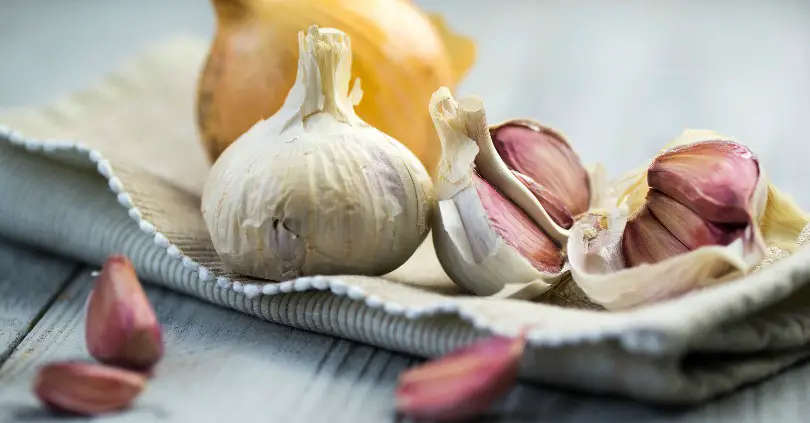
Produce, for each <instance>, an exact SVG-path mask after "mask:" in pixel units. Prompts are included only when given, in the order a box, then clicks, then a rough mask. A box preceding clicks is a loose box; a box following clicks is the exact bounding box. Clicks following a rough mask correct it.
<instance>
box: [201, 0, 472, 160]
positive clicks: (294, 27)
mask: <svg viewBox="0 0 810 423" xmlns="http://www.w3.org/2000/svg"><path fill="white" fill-rule="evenodd" d="M211 3H212V4H213V6H214V9H215V11H216V18H217V19H216V24H217V25H216V35H215V37H214V39H213V42H212V43H211V50H210V53H209V56H208V60H207V62H206V65H205V69H204V70H203V71H202V73H201V75H200V79H199V86H198V93H197V120H198V126H199V129H200V132H201V135H202V140H203V142H204V146H205V148H206V151H207V152H208V156H209V157H210V158H211V160H212V161H214V160H216V159H217V157H219V155H220V154H221V153H222V151H223V150H224V149H225V148H226V147H227V146H228V145H230V144H231V143H232V142H233V141H234V140H236V138H237V137H239V136H240V135H241V134H243V133H244V132H245V131H247V130H248V129H250V127H251V126H252V125H253V124H254V123H256V121H258V120H260V119H265V118H267V117H268V116H271V115H273V114H275V113H276V112H277V111H278V110H279V108H280V107H281V105H282V104H283V103H284V101H285V96H286V94H287V92H288V91H289V90H290V87H292V85H293V82H294V80H295V77H296V66H297V60H298V55H297V53H298V51H297V50H298V39H297V36H296V35H297V33H298V31H299V30H301V29H303V28H306V25H309V24H317V25H319V26H321V27H337V28H340V29H341V30H342V31H344V32H345V33H346V34H347V35H348V36H350V37H351V39H352V46H353V56H354V60H353V61H354V63H355V66H354V69H352V72H353V75H355V76H356V77H359V78H360V80H361V81H363V85H364V88H365V91H366V93H367V95H368V98H366V99H365V100H364V101H363V102H362V104H359V105H357V108H356V111H357V114H358V116H360V118H361V119H363V120H364V121H366V122H368V123H369V124H370V125H371V126H374V127H375V128H378V129H379V130H381V131H382V132H385V133H386V134H388V135H390V136H392V137H394V138H395V139H397V140H399V141H400V142H401V143H403V144H404V145H405V146H406V147H408V149H410V150H411V151H412V152H413V153H414V154H415V155H416V156H417V157H419V159H420V160H422V163H423V164H424V165H425V166H426V167H427V168H428V170H429V171H430V172H432V171H433V169H434V168H435V166H436V162H437V160H438V157H439V142H438V140H436V133H435V131H434V130H433V126H432V123H431V121H430V118H429V117H428V116H427V115H426V113H425V104H427V102H428V101H429V100H430V95H431V94H432V93H433V91H435V90H436V87H439V86H442V85H448V86H456V85H457V84H458V83H459V82H460V81H461V80H462V78H463V77H464V75H465V74H466V73H467V71H468V70H469V68H470V66H471V65H472V64H473V62H474V61H475V56H476V52H475V44H474V43H473V41H472V40H471V39H469V38H468V37H464V36H461V35H459V34H457V33H454V32H453V31H452V30H451V28H449V26H448V25H447V24H446V23H445V20H444V18H443V17H442V16H440V15H437V14H433V13H427V12H426V11H424V10H422V9H421V8H420V7H419V5H417V4H416V2H413V1H411V0H362V1H358V0H285V1H266V0H211ZM392 105H396V112H392V111H391V107H392Z"/></svg>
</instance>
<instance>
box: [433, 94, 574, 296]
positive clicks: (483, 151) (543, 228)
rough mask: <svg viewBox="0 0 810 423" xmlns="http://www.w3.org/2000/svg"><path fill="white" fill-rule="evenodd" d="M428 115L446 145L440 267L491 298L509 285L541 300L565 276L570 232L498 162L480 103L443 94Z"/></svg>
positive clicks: (439, 188)
mask: <svg viewBox="0 0 810 423" xmlns="http://www.w3.org/2000/svg"><path fill="white" fill-rule="evenodd" d="M429 109H430V115H431V116H432V118H433V123H434V126H435V127H436V131H437V133H438V134H439V139H440V140H441V143H442V156H441V158H440V160H439V167H438V169H437V179H436V195H437V198H438V201H439V203H438V209H437V213H436V214H435V218H434V222H433V243H434V246H435V249H436V254H437V257H438V259H439V262H440V263H441V265H442V268H443V269H444V270H445V272H446V273H447V274H448V276H450V278H451V279H452V280H453V281H454V282H455V283H456V284H457V285H459V286H461V287H462V288H464V289H466V290H468V291H470V292H472V293H474V294H476V295H494V294H497V293H498V292H499V291H501V290H502V289H503V288H504V287H505V286H506V284H507V283H509V284H520V285H524V286H523V287H522V288H521V290H523V291H524V292H528V291H531V293H532V294H536V295H539V294H541V293H543V292H545V291H547V290H548V289H549V288H551V287H552V286H553V285H554V283H556V282H557V281H559V280H560V279H561V278H562V276H563V275H564V274H565V272H566V271H567V269H566V266H565V260H564V259H565V257H564V254H563V252H562V249H561V247H560V245H562V243H563V242H564V240H565V239H566V237H567V231H566V230H564V229H563V228H560V227H559V226H558V225H556V224H555V223H554V222H553V220H552V219H551V217H550V216H549V214H548V213H547V212H546V211H545V209H544V208H543V206H542V205H541V203H540V202H539V201H538V199H537V197H536V196H535V195H534V194H533V193H532V192H531V191H530V190H529V188H528V187H527V186H526V185H524V184H523V183H522V182H521V181H520V180H519V179H517V177H516V176H515V175H514V174H513V172H512V171H511V170H510V169H508V168H507V167H506V165H505V164H504V163H503V161H501V160H500V158H499V157H498V155H497V152H496V151H495V148H494V146H493V145H492V139H491V138H490V134H489V130H488V128H487V124H486V115H485V112H484V106H483V102H482V101H481V100H480V99H478V98H476V97H466V98H463V99H461V100H460V101H459V102H456V101H455V99H454V98H453V96H452V95H451V94H450V91H449V89H447V88H444V87H443V88H440V89H439V90H438V91H436V93H434V94H433V96H432V98H431V101H430V106H429Z"/></svg>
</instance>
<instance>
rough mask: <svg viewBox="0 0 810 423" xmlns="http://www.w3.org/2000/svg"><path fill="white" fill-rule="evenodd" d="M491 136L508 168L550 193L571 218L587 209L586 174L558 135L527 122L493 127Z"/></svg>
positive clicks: (518, 121) (575, 156) (588, 201)
mask: <svg viewBox="0 0 810 423" xmlns="http://www.w3.org/2000/svg"><path fill="white" fill-rule="evenodd" d="M490 133H491V136H492V144H493V146H494V147H495V150H496V151H497V152H498V155H499V156H500V158H501V159H502V160H503V162H504V163H505V164H506V166H507V167H509V168H510V169H512V170H514V171H516V172H519V173H521V174H523V175H526V176H528V177H529V178H531V179H532V180H533V181H535V182H536V183H537V184H539V185H540V186H542V187H544V188H545V189H547V190H548V191H550V192H551V193H553V194H554V195H555V196H557V197H558V198H559V199H561V200H562V202H563V204H564V206H565V207H566V208H567V209H568V210H570V211H571V213H573V214H574V215H578V214H581V213H584V212H585V211H587V210H588V206H589V205H590V199H591V193H590V180H589V179H590V178H589V175H588V172H587V170H586V169H585V167H584V166H583V165H582V163H581V162H580V160H579V156H577V154H576V153H575V152H574V150H573V149H572V148H571V146H570V145H569V144H568V142H567V141H566V139H565V138H564V137H563V136H562V135H561V134H560V133H559V132H557V131H554V130H552V129H551V128H547V127H544V126H542V125H540V124H538V123H536V122H532V121H529V120H512V121H508V122H505V123H502V124H500V125H497V126H495V127H493V128H492V129H490Z"/></svg>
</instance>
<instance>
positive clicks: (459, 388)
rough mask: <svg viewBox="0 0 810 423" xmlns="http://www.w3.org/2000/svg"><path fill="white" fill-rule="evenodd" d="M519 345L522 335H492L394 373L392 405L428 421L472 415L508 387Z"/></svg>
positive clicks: (515, 368)
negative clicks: (513, 336)
mask: <svg viewBox="0 0 810 423" xmlns="http://www.w3.org/2000/svg"><path fill="white" fill-rule="evenodd" d="M524 347H525V340H524V338H522V337H519V338H505V337H492V338H487V339H485V340H482V341H479V342H477V343H475V344H473V345H471V346H468V347H465V348H461V349H459V350H457V351H454V352H452V353H450V354H448V355H446V356H444V357H441V358H439V359H437V360H434V361H429V362H427V363H425V364H422V365H420V366H416V367H413V368H411V369H409V370H407V371H406V372H404V373H403V374H402V375H401V376H400V378H399V384H398V386H397V389H396V406H397V410H398V411H399V412H401V413H402V414H404V415H406V416H408V417H412V418H417V419H431V420H434V421H435V420H453V419H459V418H464V417H471V416H474V415H475V414H477V413H479V412H481V411H483V410H486V409H487V408H489V407H490V406H491V405H492V404H493V403H494V402H495V401H496V400H498V399H499V398H500V397H502V396H503V395H504V394H506V393H507V392H508V391H509V390H510V389H511V388H512V386H513V385H514V383H515V380H516V378H517V374H518V370H519V368H520V360H521V357H522V355H523V350H524Z"/></svg>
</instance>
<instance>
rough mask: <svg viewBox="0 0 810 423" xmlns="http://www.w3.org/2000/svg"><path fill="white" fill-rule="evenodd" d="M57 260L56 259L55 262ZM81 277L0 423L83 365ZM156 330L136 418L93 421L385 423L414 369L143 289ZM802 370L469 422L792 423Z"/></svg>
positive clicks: (3, 396) (40, 334)
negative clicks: (701, 389)
mask: <svg viewBox="0 0 810 423" xmlns="http://www.w3.org/2000/svg"><path fill="white" fill-rule="evenodd" d="M54 260H56V259H54ZM91 283H92V277H91V276H90V271H89V270H85V271H83V272H82V273H81V274H80V275H79V276H77V277H76V278H75V279H74V280H73V281H72V282H71V283H70V284H69V286H68V287H67V288H66V289H65V290H64V292H63V293H61V294H60V295H59V300H57V301H56V302H54V304H53V306H52V307H51V308H50V309H48V311H47V312H46V313H45V314H44V316H43V317H42V319H41V320H40V321H39V323H38V324H37V325H36V326H35V327H34V328H33V330H32V331H31V332H30V333H29V335H28V336H27V337H26V338H25V339H24V340H23V341H22V342H21V343H20V345H19V346H18V347H17V349H16V351H15V352H14V353H13V354H12V355H11V357H10V358H9V360H8V361H7V363H6V365H5V366H4V367H2V368H0V422H5V421H28V422H31V421H42V422H50V421H57V419H56V418H55V417H53V416H51V415H50V414H48V413H47V412H45V411H44V410H43V409H42V408H41V407H40V406H39V405H38V404H37V403H36V400H35V399H34V398H33V396H32V395H31V393H30V384H31V382H32V380H33V377H34V375H35V372H36V370H37V368H39V366H41V365H42V364H44V363H46V362H48V361H51V360H59V359H70V358H87V356H86V354H87V352H86V349H85V346H84V329H83V324H84V308H83V306H84V301H85V299H86V296H87V293H88V292H89V289H90V287H91ZM147 292H148V294H149V297H150V299H151V300H152V302H153V304H154V305H155V308H156V310H157V311H158V315H159V318H160V320H161V322H162V323H163V324H164V326H165V333H166V342H167V354H166V357H165V358H164V360H163V361H162V362H161V364H160V367H159V369H158V372H157V373H158V375H157V377H156V378H155V379H154V380H153V381H152V383H151V384H150V386H149V388H148V390H147V392H146V393H145V394H144V395H143V396H142V397H141V398H140V400H139V401H138V403H137V406H136V407H135V408H134V409H133V410H131V411H129V412H126V413H122V414H118V415H111V416H107V417H104V418H101V419H98V420H100V421H116V422H140V421H151V420H161V421H167V422H178V423H179V422H187V421H195V422H198V423H202V422H218V421H223V420H224V419H226V418H233V419H235V420H237V421H240V420H241V421H247V420H255V419H256V418H257V416H261V420H262V421H284V422H299V421H301V422H305V421H326V420H328V421H331V422H347V423H348V422H352V423H354V422H379V421H392V420H393V419H394V418H395V416H394V414H393V412H392V405H393V403H392V400H393V390H394V387H395V383H396V378H397V376H398V375H399V374H400V372H401V371H403V370H404V369H405V368H406V367H407V366H409V365H411V364H413V363H414V362H415V361H416V360H415V359H412V358H410V357H407V356H404V355H400V354H394V353H391V352H389V351H385V350H381V349H378V348H373V347H369V346H366V345H362V344H358V343H354V342H349V341H344V340H338V339H334V338H330V337H326V336H321V335H317V334H312V333H307V332H304V331H300V330H295V329H291V328H287V327H283V326H279V325H274V324H270V323H267V322H263V321H261V320H258V319H255V318H252V317H249V316H246V315H242V314H239V313H236V312H233V311H229V310H225V309H221V308H218V307H215V306H212V305H208V304H205V303H202V302H199V301H197V300H194V299H192V298H188V297H184V296H181V295H179V294H175V293H173V292H169V291H166V290H163V289H160V288H154V287H147ZM808 388H810V364H806V365H803V366H799V367H798V368H795V369H793V370H792V371H791V372H787V373H785V374H783V375H780V376H777V377H775V378H774V379H772V380H770V381H768V382H765V383H763V384H759V385H756V386H753V387H751V388H748V389H746V390H743V391H742V392H739V393H737V394H734V395H730V396H728V397H725V398H721V399H719V400H717V401H715V402H712V403H710V404H707V405H706V406H703V407H698V408H694V409H688V410H666V409H660V408H655V407H650V406H645V405H641V404H637V403H633V402H631V401H627V400H623V399H615V398H600V397H595V396H588V395H583V394H579V393H574V392H565V391H560V390H556V389H553V388H546V387H537V386H529V385H520V386H518V387H517V388H516V389H514V390H513V391H512V392H511V393H510V395H509V396H507V397H506V398H504V400H503V401H501V402H500V403H499V404H498V405H497V406H496V407H494V409H493V411H492V412H490V413H487V414H486V415H484V416H482V417H481V418H480V419H478V420H477V421H488V422H489V421H499V422H524V421H554V422H572V423H574V422H589V421H607V422H619V421H628V420H629V421H656V422H675V421H677V422H690V423H691V422H693V423H703V422H707V423H708V422H735V423H749V422H750V423H754V422H761V421H769V420H770V419H771V417H778V421H780V422H787V423H790V422H800V421H802V416H803V415H805V414H808V413H810V405H807V404H806V402H805V401H804V400H803V398H805V397H806V394H807V391H808Z"/></svg>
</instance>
